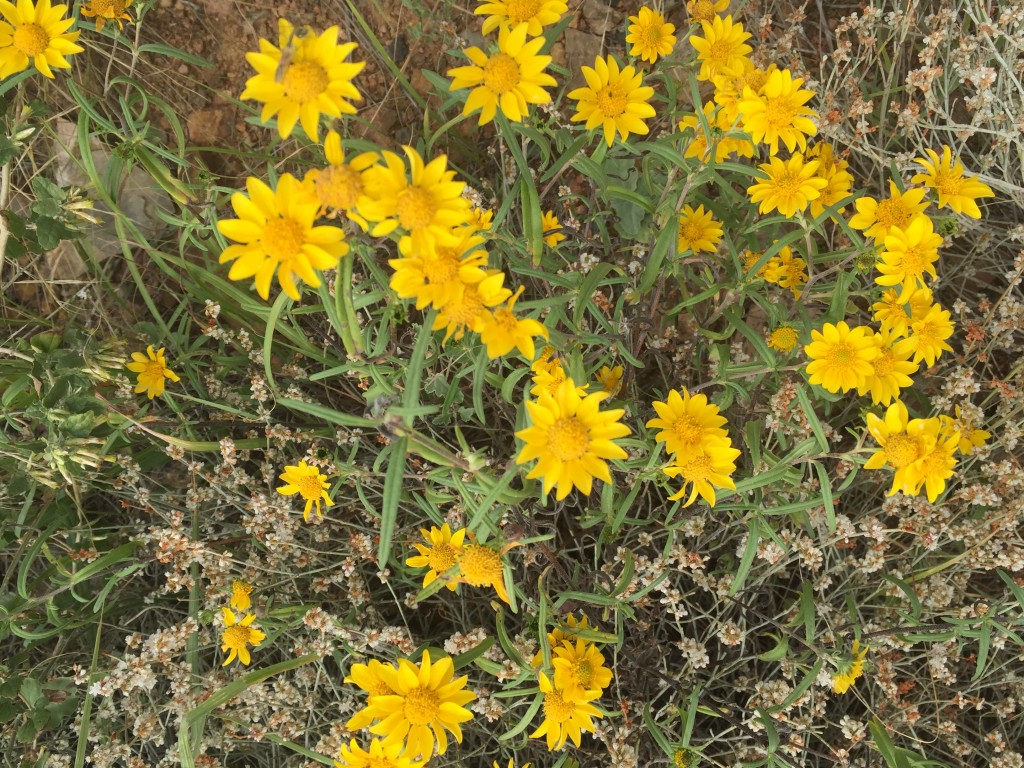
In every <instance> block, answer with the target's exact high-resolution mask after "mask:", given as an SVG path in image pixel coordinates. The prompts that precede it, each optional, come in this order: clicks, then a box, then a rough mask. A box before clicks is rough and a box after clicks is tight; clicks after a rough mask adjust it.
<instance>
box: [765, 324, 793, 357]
mask: <svg viewBox="0 0 1024 768" xmlns="http://www.w3.org/2000/svg"><path fill="white" fill-rule="evenodd" d="M768 341H769V346H772V347H775V348H776V349H781V350H782V351H783V352H788V351H789V350H791V349H792V348H793V347H795V346H796V329H794V328H776V329H775V330H774V331H772V335H771V338H770V339H769V340H768Z"/></svg>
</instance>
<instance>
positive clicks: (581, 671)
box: [573, 659, 594, 689]
mask: <svg viewBox="0 0 1024 768" xmlns="http://www.w3.org/2000/svg"><path fill="white" fill-rule="evenodd" d="M573 673H574V674H575V675H576V680H577V682H579V684H580V685H581V686H583V688H585V689H589V688H590V681H591V680H592V679H593V677H594V667H593V665H591V663H590V662H589V661H587V660H586V659H580V660H579V661H577V662H576V668H575V669H574V670H573Z"/></svg>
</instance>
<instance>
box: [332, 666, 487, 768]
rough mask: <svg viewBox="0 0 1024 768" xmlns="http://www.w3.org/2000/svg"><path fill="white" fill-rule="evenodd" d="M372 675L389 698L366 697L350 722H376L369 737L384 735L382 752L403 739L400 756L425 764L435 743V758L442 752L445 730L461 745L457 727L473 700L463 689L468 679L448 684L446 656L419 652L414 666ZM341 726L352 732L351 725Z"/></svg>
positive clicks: (452, 671)
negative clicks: (364, 718)
mask: <svg viewBox="0 0 1024 768" xmlns="http://www.w3.org/2000/svg"><path fill="white" fill-rule="evenodd" d="M378 673H379V674H380V676H381V678H382V679H383V680H384V681H385V682H386V683H387V685H388V686H389V687H390V688H391V690H392V691H393V693H392V694H390V695H383V696H371V697H370V701H369V703H368V704H367V705H366V707H365V708H364V709H363V710H361V711H360V712H357V713H356V717H359V716H360V715H361V714H363V713H366V716H368V717H370V718H371V719H372V720H378V721H380V722H378V723H376V724H375V725H372V726H370V733H373V734H375V735H377V736H384V741H383V745H384V746H385V747H387V746H390V745H392V744H400V743H402V741H403V740H404V741H405V749H404V750H403V752H402V754H403V755H405V756H407V757H409V758H424V759H429V758H430V756H431V754H432V753H433V751H434V744H435V743H436V744H437V753H438V754H439V755H443V754H444V753H445V752H446V751H447V749H448V736H447V734H446V733H445V731H446V730H447V731H451V734H452V735H453V736H454V737H455V740H456V741H457V742H459V743H460V744H461V743H462V727H461V726H460V723H465V722H466V721H468V720H472V719H473V714H472V713H471V712H470V711H469V710H468V709H466V708H465V705H466V704H468V703H469V702H471V701H473V700H474V699H475V698H476V695H475V694H473V692H472V691H467V690H465V687H466V683H467V681H468V680H469V678H468V677H466V676H465V675H463V676H462V677H459V678H456V679H454V680H453V679H452V678H453V676H454V674H455V666H454V665H453V664H452V660H451V659H450V658H449V657H447V656H445V657H444V658H441V659H438V660H437V661H431V658H430V652H429V651H423V657H422V661H421V662H420V664H413V663H412V662H411V661H409V660H408V659H399V660H398V668H397V669H395V668H392V667H387V666H383V665H382V666H381V668H380V669H379V670H378ZM346 727H347V728H349V729H350V730H351V729H352V728H353V725H352V720H349V722H348V723H346Z"/></svg>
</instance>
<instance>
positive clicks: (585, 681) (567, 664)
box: [551, 640, 612, 701]
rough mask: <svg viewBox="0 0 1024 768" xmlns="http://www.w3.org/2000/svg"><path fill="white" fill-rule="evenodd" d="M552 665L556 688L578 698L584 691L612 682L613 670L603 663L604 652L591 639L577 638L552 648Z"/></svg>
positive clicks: (598, 689)
mask: <svg viewBox="0 0 1024 768" xmlns="http://www.w3.org/2000/svg"><path fill="white" fill-rule="evenodd" d="M551 665H552V666H553V667H554V668H555V681H554V684H555V688H559V689H561V690H562V691H564V693H565V696H566V697H567V698H570V699H576V700H577V701H579V700H581V699H582V698H583V694H584V693H586V692H587V691H598V692H600V691H603V690H604V689H605V688H607V687H608V686H609V685H610V684H611V682H612V671H611V670H610V669H608V667H606V666H605V665H604V655H603V654H602V653H601V652H600V651H599V650H597V648H596V647H595V646H594V644H593V643H587V642H584V641H583V640H577V641H576V644H575V645H573V644H572V643H571V642H568V643H562V644H561V645H558V646H553V647H552V648H551Z"/></svg>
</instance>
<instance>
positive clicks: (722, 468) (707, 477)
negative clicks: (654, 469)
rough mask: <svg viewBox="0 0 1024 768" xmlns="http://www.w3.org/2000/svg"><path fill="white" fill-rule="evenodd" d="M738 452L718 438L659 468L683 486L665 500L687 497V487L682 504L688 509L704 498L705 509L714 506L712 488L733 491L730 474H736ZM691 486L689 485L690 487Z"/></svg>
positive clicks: (713, 489) (734, 487)
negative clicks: (688, 494) (685, 498)
mask: <svg viewBox="0 0 1024 768" xmlns="http://www.w3.org/2000/svg"><path fill="white" fill-rule="evenodd" d="M739 455H740V452H739V451H738V450H737V449H735V448H733V447H732V442H731V441H730V440H728V439H725V440H722V439H721V438H718V439H714V440H710V441H708V442H706V443H705V444H704V445H703V446H702V447H701V448H700V449H699V450H698V451H697V452H696V453H691V454H689V455H688V456H686V457H685V458H684V457H675V458H673V460H672V463H671V464H669V465H668V466H667V467H665V468H664V469H662V472H664V473H665V474H666V475H668V476H669V477H679V476H682V478H683V487H682V488H680V489H679V491H678V492H677V493H674V494H672V495H671V496H669V497H668V499H669V501H678V500H679V499H681V498H683V496H685V495H686V490H687V486H690V497H689V498H688V499H687V500H686V501H685V502H684V503H683V506H684V507H688V506H690V505H691V504H693V502H695V501H696V500H697V496H700V497H701V498H702V499H704V500H705V501H706V502H707V503H708V506H711V507H713V506H715V501H716V497H715V488H728V489H729V490H733V491H735V490H736V483H734V482H733V480H732V478H731V477H730V475H731V474H732V473H733V472H735V471H736V459H737V458H739ZM691 484H692V485H691Z"/></svg>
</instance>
